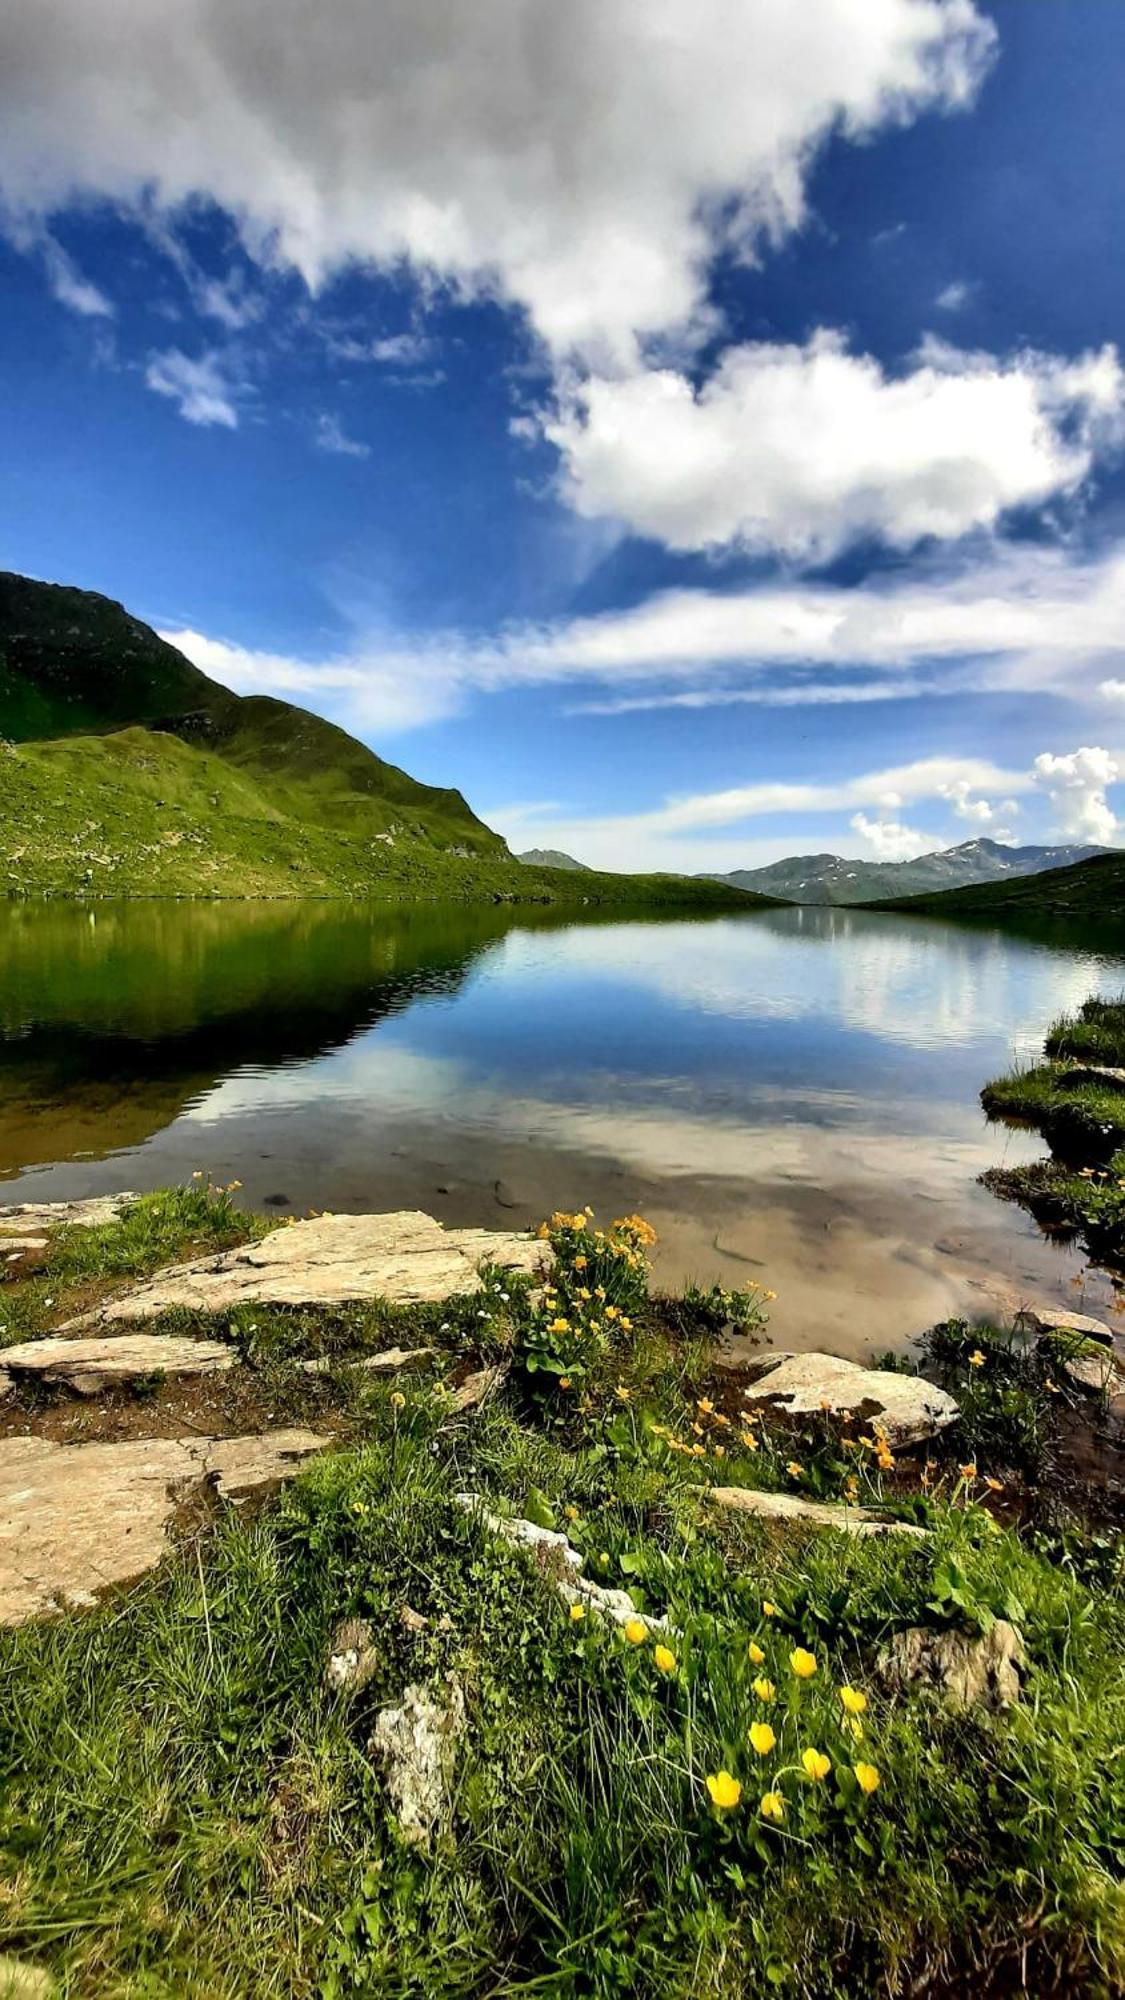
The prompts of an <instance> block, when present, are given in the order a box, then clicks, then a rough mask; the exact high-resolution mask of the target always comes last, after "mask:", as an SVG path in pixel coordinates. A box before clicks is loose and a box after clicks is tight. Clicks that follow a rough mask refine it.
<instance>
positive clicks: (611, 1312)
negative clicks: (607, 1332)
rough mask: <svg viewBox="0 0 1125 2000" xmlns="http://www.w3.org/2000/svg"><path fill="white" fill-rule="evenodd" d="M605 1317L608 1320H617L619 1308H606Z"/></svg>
mask: <svg viewBox="0 0 1125 2000" xmlns="http://www.w3.org/2000/svg"><path fill="white" fill-rule="evenodd" d="M605 1316H606V1318H607V1319H616V1318H617V1316H618V1315H617V1307H616V1306H607V1307H606V1309H605Z"/></svg>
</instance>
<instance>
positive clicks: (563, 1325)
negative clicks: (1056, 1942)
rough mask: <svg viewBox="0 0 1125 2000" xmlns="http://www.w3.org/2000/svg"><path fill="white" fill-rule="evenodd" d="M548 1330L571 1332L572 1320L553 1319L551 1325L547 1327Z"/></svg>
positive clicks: (550, 1331) (552, 1331) (551, 1331)
mask: <svg viewBox="0 0 1125 2000" xmlns="http://www.w3.org/2000/svg"><path fill="white" fill-rule="evenodd" d="M547 1332H548V1333H569V1332H570V1321H569V1320H568V1319H553V1320H552V1321H551V1324H550V1326H549V1327H548V1328H547Z"/></svg>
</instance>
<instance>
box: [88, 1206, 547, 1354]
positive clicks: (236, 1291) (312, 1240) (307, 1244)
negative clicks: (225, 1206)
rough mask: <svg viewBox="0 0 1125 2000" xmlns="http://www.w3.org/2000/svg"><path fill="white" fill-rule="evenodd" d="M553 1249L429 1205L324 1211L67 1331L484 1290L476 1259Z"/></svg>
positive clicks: (533, 1265)
mask: <svg viewBox="0 0 1125 2000" xmlns="http://www.w3.org/2000/svg"><path fill="white" fill-rule="evenodd" d="M549 1260H550V1249H549V1247H548V1246H547V1245H545V1244H543V1243H540V1242H539V1241H538V1240H537V1239H536V1238H535V1237H532V1236H526V1235H523V1234H518V1235H516V1234H512V1233H509V1232H507V1231H500V1230H488V1229H443V1228H442V1227H441V1224H440V1223H439V1222H435V1221H434V1218H433V1217H432V1216H431V1215H423V1214H421V1213H420V1212H419V1211H415V1210H402V1211H400V1212H398V1213H395V1214H391V1215H319V1216H314V1217H312V1218H311V1219H310V1220H309V1221H307V1222H296V1223H294V1224H293V1225H292V1226H291V1227H282V1228H280V1229H276V1230H273V1231H272V1232H271V1234H270V1235H268V1236H265V1237H263V1238H262V1239H261V1241H260V1242H258V1243H244V1244H242V1245H240V1246H239V1247H238V1248H237V1249H234V1250H222V1251H219V1252H218V1254H217V1255H214V1256H209V1257H196V1258H194V1259H193V1260H192V1261H191V1262H190V1263H188V1264H178V1265H175V1266H173V1267H172V1268H170V1269H168V1270H166V1271H159V1272H157V1274H156V1276H155V1277H153V1278H149V1279H147V1280H146V1281H145V1282H144V1283H142V1284H138V1285H134V1286H133V1287H132V1288H131V1290H130V1291H128V1292H127V1293H126V1294H125V1295H124V1296H123V1297H121V1298H117V1299H111V1300H110V1301H109V1302H108V1303H106V1304H104V1305H101V1306H99V1307H97V1308H95V1310H94V1311H93V1312H89V1313H85V1314H83V1315H82V1316H81V1317H80V1318H79V1319H75V1320H72V1321H70V1322H69V1326H68V1328H67V1329H65V1330H67V1331H72V1330H77V1329H79V1328H83V1327H88V1326H96V1325H104V1324H107V1323H109V1322H112V1321H117V1320H135V1319H151V1318H152V1317H153V1315H154V1314H156V1313H161V1312H166V1311H167V1310H168V1309H169V1308H170V1307H172V1306H185V1307H187V1308H188V1309H189V1310H191V1311H195V1312H208V1313H211V1312H229V1311H230V1310H231V1309H232V1308H233V1307H235V1306H239V1305H260V1306H269V1305H285V1306H317V1305H346V1304H350V1303H354V1302H356V1301H359V1300H362V1299H386V1300H390V1301H391V1302H393V1303H395V1304H403V1305H417V1304H420V1303H423V1302H426V1301H435V1300H443V1299H449V1298H453V1297H455V1296H458V1295H463V1294H466V1293H477V1292H479V1291H480V1290H481V1288H482V1280H481V1277H480V1274H479V1270H478V1266H479V1265H480V1264H481V1263H484V1262H488V1263H492V1264H498V1265H501V1266H502V1267H503V1268H504V1269H505V1270H510V1271H524V1272H528V1273H530V1274H535V1273H537V1272H538V1271H539V1270H541V1269H542V1268H543V1266H544V1264H546V1263H547V1262H549Z"/></svg>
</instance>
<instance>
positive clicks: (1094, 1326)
mask: <svg viewBox="0 0 1125 2000" xmlns="http://www.w3.org/2000/svg"><path fill="white" fill-rule="evenodd" d="M1016 1325H1017V1326H1019V1327H1022V1328H1023V1329H1024V1331H1025V1332H1027V1333H1081V1334H1084V1335H1085V1338H1086V1339H1087V1340H1097V1341H1100V1342H1101V1345H1102V1346H1103V1347H1112V1346H1113V1329H1112V1327H1108V1326H1107V1325H1106V1323H1105V1321H1104V1319H1091V1318H1090V1316H1089V1314H1088V1313H1080V1312H1072V1311H1071V1309H1070V1307H1069V1306H1021V1307H1020V1309H1019V1311H1018V1312H1017V1314H1016Z"/></svg>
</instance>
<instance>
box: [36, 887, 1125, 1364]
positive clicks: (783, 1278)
mask: <svg viewBox="0 0 1125 2000" xmlns="http://www.w3.org/2000/svg"><path fill="white" fill-rule="evenodd" d="M1123 987H1125V942H1123V941H1122V939H1121V938H1120V935H1117V936H1115V937H1114V938H1113V939H1105V940H1100V939H1098V938H1096V937H1093V936H1091V935H1090V934H1089V932H1085V933H1084V934H1081V935H1075V933H1074V932H1073V931H1069V932H1067V931H1065V930H1062V929H1058V928H1056V929H1051V928H1049V927H1046V928H1044V929H1042V930H1040V931H1038V932H1036V933H1035V934H1030V933H1026V932H1025V933H1021V934H1012V933H1006V932H1001V931H999V930H995V929H987V928H982V927H968V926H955V925H952V924H948V923H937V922H932V921H926V920H921V919H918V918H912V917H896V916H893V915H891V914H883V915H880V914H878V913H876V912H863V911H844V910H827V909H820V910H816V909H803V910H797V909H793V910H776V911H772V910H771V911H761V912H755V913H753V914H747V915H745V916H741V915H740V916H735V917H723V918H708V919H700V920H697V921H685V920H683V919H682V918H678V919H675V920H672V921H660V920H655V919H653V918H651V917H647V918H638V919H637V920H636V921H628V920H623V919H622V917H621V915H620V913H615V915H614V917H613V918H612V920H610V919H599V918H598V917H597V913H596V912H583V913H582V914H581V915H577V914H575V913H570V914H568V915H567V916H565V917H563V916H559V915H558V914H557V913H552V912H546V911H542V910H533V909H529V910H519V911H512V910H510V909H509V910H500V909H491V908H489V909H476V908H469V907H456V908H450V909H439V908H436V907H435V908H429V907H427V908H415V909H411V910H398V911H395V910H386V909H376V908H370V909H357V908H355V907H354V906H347V907H342V906H339V905H331V904H293V905H286V904H225V905H215V904H198V905H197V904H169V903H165V904H157V903H153V904H140V903H137V904H105V903H98V904H94V905H91V906H89V907H84V906H79V905H74V904H67V905H62V904H45V905H32V904H22V903H11V904H7V905H3V904H0V1202H9V1201H21V1200H33V1199H34V1200H55V1199H62V1198H64V1197H71V1196H75V1195H84V1194H93V1193H101V1192H105V1191H109V1190H112V1189H117V1188H121V1187H130V1188H135V1189H138V1190H140V1189H145V1188H151V1187H156V1186H160V1185H163V1184H166V1183H168V1182H170V1181H177V1180H183V1179H185V1178H186V1177H187V1176H188V1175H189V1174H191V1172H192V1171H193V1170H195V1169H203V1170H204V1171H206V1172H207V1173H208V1174H210V1175H211V1176H213V1177H214V1178H215V1179H217V1180H222V1181H229V1180H232V1179H238V1180H240V1181H241V1182H242V1183H243V1195H242V1199H244V1200H245V1201H247V1202H248V1203H249V1204H250V1205H251V1206H253V1207H263V1208H265V1209H266V1210H267V1212H273V1213H275V1214H278V1215H285V1214H301V1213H303V1212H306V1211H307V1210H308V1209H310V1208H314V1207H315V1208H317V1209H322V1208H327V1209H335V1210H349V1209H350V1210H357V1209H364V1208H392V1207H394V1208H398V1207H403V1208H424V1209H426V1210H428V1211H429V1212H430V1213H432V1214H434V1215H436V1216H438V1217H439V1218H440V1219H441V1220H442V1221H445V1222H448V1223H475V1224H483V1225H486V1226H487V1225H489V1224H491V1225H493V1226H505V1227H510V1226H512V1225H518V1224H522V1223H524V1222H527V1223H531V1222H535V1221H537V1220H538V1219H539V1218H540V1216H542V1215H543V1214H544V1213H546V1212H548V1211H550V1210H551V1209H552V1208H554V1207H568V1208H573V1207H580V1206H582V1205H584V1204H585V1203H587V1202H588V1203H590V1204H591V1205H592V1206H593V1207H594V1208H595V1210H596V1211H597V1212H598V1215H599V1216H600V1217H610V1216H613V1215H618V1214H621V1213H623V1212H625V1211H631V1210H640V1211H642V1212H643V1213H644V1214H645V1215H646V1216H647V1217H648V1218H649V1219H650V1220H651V1221H652V1222H653V1223H654V1225H655V1227H656V1228H657V1229H658V1231H659V1232H660V1245H659V1249H658V1251H657V1255H656V1263H655V1279H656V1282H657V1283H666V1284H668V1285H677V1286H678V1285H681V1284H682V1283H684V1282H685V1281H686V1280H688V1279H691V1278H697V1279H699V1280H701V1281H702V1282H705V1283H709V1282H711V1281H712V1280H713V1279H718V1280H720V1281H721V1282H723V1283H725V1284H728V1285H737V1284H745V1283H746V1282H748V1281H749V1280H757V1281H758V1282H759V1283H761V1284H763V1285H767V1286H769V1287H771V1288H772V1289H774V1290H775V1291H776V1292H777V1293H778V1295H779V1296H778V1299H777V1302H776V1304H775V1305H774V1306H773V1308H772V1314H771V1329H770V1331H771V1336H772V1338H773V1339H775V1340H776V1341H777V1342H778V1343H780V1344H782V1345H791V1346H794V1347H806V1348H807V1347H817V1346H824V1347H830V1348H832V1349H834V1350H836V1351H838V1352H841V1353H851V1354H855V1355H857V1356H861V1355H865V1354H868V1353H870V1352H871V1351H872V1349H875V1348H880V1347H887V1346H895V1347H899V1346H903V1345H905V1344H906V1342H908V1341H909V1340H910V1339H911V1338H912V1337H913V1336H914V1335H916V1334H917V1333H919V1332H920V1331H922V1330H923V1329H924V1328H925V1327H926V1326H928V1325H930V1324H932V1323H933V1322H934V1321H935V1320H937V1319H939V1318H942V1317H944V1316H946V1315H948V1314H950V1313H954V1312H958V1313H960V1312H964V1313H967V1314H970V1315H971V1314H973V1313H984V1312H987V1311H989V1310H994V1311H995V1310H1000V1311H1003V1310H1004V1309H1011V1308H1012V1307H1014V1306H1015V1305H1017V1304H1018V1303H1019V1302H1020V1301H1021V1300H1022V1299H1028V1298H1031V1297H1047V1298H1053V1299H1066V1300H1068V1301H1069V1302H1071V1303H1072V1304H1078V1305H1081V1304H1082V1303H1083V1302H1085V1304H1086V1306H1087V1308H1088V1309H1089V1310H1096V1311H1103V1310H1109V1311H1111V1313H1112V1305H1113V1294H1112V1291H1111V1288H1110V1286H1109V1284H1108V1281H1107V1280H1106V1278H1105V1276H1104V1275H1103V1274H1101V1273H1099V1272H1097V1271H1088V1270H1087V1269H1086V1266H1085V1261H1084V1259H1083V1258H1082V1256H1081V1254H1080V1253H1079V1252H1078V1251H1076V1250H1075V1249H1073V1248H1067V1247H1064V1246H1061V1245H1059V1244H1057V1243H1053V1242H1050V1241H1048V1240H1047V1239H1045V1238H1044V1237H1043V1236H1041V1234H1040V1232H1039V1230H1038V1229H1037V1227H1036V1226H1035V1224H1034V1223H1033V1222H1031V1221H1030V1220H1029V1219H1028V1218H1027V1217H1026V1216H1024V1215H1023V1214H1022V1213H1021V1212H1020V1211H1019V1210H1018V1209H1016V1208H1014V1207H1011V1206H1009V1205H1006V1204H1002V1203H1000V1202H999V1201H997V1200H995V1199H994V1198H993V1197H992V1196H991V1195H990V1194H988V1193H987V1192H986V1191H985V1190H984V1189H982V1188H980V1187H978V1186H977V1185H976V1180H977V1176H978V1175H979V1174H980V1173H981V1172H982V1171H983V1170H984V1168H986V1167H989V1166H995V1165H999V1164H1003V1163H1008V1164H1014V1163H1016V1162H1018V1161H1022V1160H1025V1159H1033V1158H1035V1157H1037V1156H1038V1155H1039V1154H1040V1153H1041V1151H1042V1146H1041V1143H1040V1141H1039V1140H1038V1139H1037V1138H1035V1137H1034V1136H1032V1135H1027V1134H1022V1133H1012V1132H1007V1131H1005V1130H1004V1129H1003V1128H1001V1127H996V1126H989V1125H987V1124H986V1122H985V1119H984V1117H983V1114H982V1113H981V1110H980V1107H979V1103H978V1092H979V1090H980V1086H981V1084H982V1083H983V1082H984V1081H985V1080H986V1079H987V1078H988V1077H990V1076H992V1075H994V1074H995V1073H996V1072H997V1071H998V1070H1000V1069H1002V1068H1004V1067H1005V1066H1006V1065H1007V1063H1008V1062H1009V1061H1010V1060H1011V1058H1012V1057H1013V1056H1023V1057H1026V1058H1030V1057H1031V1056H1033V1055H1034V1054H1035V1053H1036V1051H1037V1050H1038V1047H1039V1044H1040V1042H1041V1038H1042V1035H1043V1032H1044V1030H1045V1028H1046V1026H1047V1025H1048V1023H1049V1022H1050V1020H1051V1019H1052V1018H1053V1017H1054V1015H1056V1014H1057V1013H1059V1012H1060V1011H1062V1010H1063V1009H1064V1008H1069V1007H1073V1006H1076V1005H1077V1004H1078V1003H1079V1002H1080V1001H1081V1000H1082V999H1084V998H1085V997H1086V995H1087V994H1088V993H1090V992H1095V991H1096V992H1103V993H1113V992H1117V991H1119V990H1121V989H1122V988H1123ZM1115 1323H1118V1324H1122V1323H1125V1322H1115Z"/></svg>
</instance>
